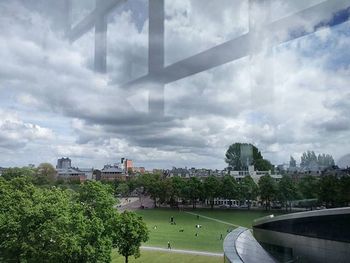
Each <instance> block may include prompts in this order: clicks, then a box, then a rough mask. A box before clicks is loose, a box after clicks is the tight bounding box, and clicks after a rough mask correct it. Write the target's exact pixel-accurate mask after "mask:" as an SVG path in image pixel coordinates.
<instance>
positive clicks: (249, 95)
mask: <svg viewBox="0 0 350 263" xmlns="http://www.w3.org/2000/svg"><path fill="white" fill-rule="evenodd" d="M18 3H20V2H17V4H16V3H14V4H9V3H7V4H5V3H2V4H1V7H5V9H3V10H6V12H5V11H1V16H0V17H1V18H0V19H1V23H0V28H1V29H2V34H1V35H0V57H1V58H2V64H1V66H0V91H3V92H4V93H3V94H9V95H6V97H5V96H2V97H1V98H0V109H2V111H1V112H0V117H2V118H1V119H0V127H1V128H2V129H1V130H0V142H1V143H0V147H3V148H6V149H7V150H9V149H13V148H16V147H17V149H22V150H21V152H18V153H17V155H18V156H17V157H16V155H15V154H12V155H11V154H10V155H8V154H9V152H6V153H5V154H6V158H3V160H4V162H6V163H8V164H13V162H11V161H9V158H10V157H11V158H19V159H21V160H22V161H23V162H34V161H36V162H41V161H46V160H45V158H47V159H49V161H54V160H55V158H57V157H59V156H61V155H64V156H71V157H73V158H75V159H76V161H75V162H77V163H81V164H82V165H84V166H95V167H96V166H98V165H99V166H102V165H103V164H104V163H105V162H117V159H118V158H119V157H122V156H127V157H129V158H132V159H134V160H135V161H136V163H137V162H139V163H140V164H142V165H145V166H148V167H157V166H161V167H170V166H172V165H176V166H180V165H181V166H185V165H187V166H206V167H216V168H220V167H221V168H222V167H224V163H223V159H224V153H225V150H226V148H227V146H228V145H229V144H230V143H233V142H236V141H247V142H253V143H255V144H256V145H257V146H258V147H259V148H260V149H261V150H262V152H263V153H264V154H265V155H266V157H268V158H269V159H271V160H272V161H273V162H275V163H278V162H284V161H288V159H289V155H290V154H293V155H295V157H297V155H299V154H301V153H302V152H303V151H304V150H308V149H313V150H316V151H323V152H329V153H331V154H333V155H335V156H336V157H337V156H341V155H343V154H345V153H346V149H348V147H349V146H350V145H348V140H347V138H348V136H349V135H350V134H349V133H350V129H348V128H347V126H346V125H344V124H345V123H346V122H347V121H349V118H348V117H347V116H348V113H349V104H348V103H347V101H348V98H349V96H350V94H349V91H348V87H349V85H348V83H349V80H350V79H349V76H350V74H349V73H350V72H349V64H348V61H349V60H348V59H349V58H350V54H349V51H348V48H347V47H348V44H349V42H350V37H349V35H348V34H347V33H346V32H347V31H348V29H349V23H346V24H343V25H341V26H339V27H336V28H331V29H329V28H326V29H324V30H322V31H320V32H319V33H317V34H314V35H311V36H308V37H304V38H302V39H299V40H297V41H293V42H289V43H287V44H284V45H280V46H278V47H275V48H274V49H267V50H266V49H265V50H264V49H263V50H261V52H260V53H256V54H255V55H254V56H252V57H246V58H243V59H240V60H238V61H235V62H232V63H228V64H225V65H222V66H220V67H217V68H214V69H211V70H209V71H206V72H202V73H199V74H196V75H194V76H191V77H189V78H186V79H183V80H179V81H177V82H174V83H170V84H168V85H166V92H165V95H166V101H165V102H166V105H165V106H166V116H165V117H164V118H162V119H157V118H155V117H153V116H148V115H147V114H146V113H145V107H144V106H145V103H144V97H145V94H147V86H143V87H141V91H140V92H137V91H130V90H121V88H120V87H119V86H118V85H109V84H108V83H109V81H115V82H117V83H122V82H125V81H127V80H129V79H132V78H134V77H136V76H140V75H142V74H144V73H146V69H147V68H146V66H147V45H148V40H147V33H148V29H147V27H148V21H147V20H146V21H145V22H144V24H143V26H141V27H140V26H139V25H137V21H134V19H135V18H134V16H133V14H132V11H130V10H128V11H120V12H116V14H115V16H114V18H113V19H111V23H110V24H109V29H110V31H109V33H108V46H109V49H108V65H109V67H110V71H111V72H110V73H111V74H109V75H108V78H105V77H103V76H101V75H96V74H94V73H93V72H92V70H91V64H92V60H91V59H92V58H91V55H92V54H93V32H90V33H89V34H88V35H87V36H86V37H84V38H82V39H80V40H79V41H77V42H76V43H74V44H73V45H70V43H68V41H66V40H65V39H64V38H63V37H62V34H61V33H58V32H57V31H55V29H54V28H53V27H51V26H50V22H49V21H48V20H47V18H45V17H43V16H41V15H40V14H39V13H38V12H34V11H32V10H28V9H26V8H25V7H24V6H22V5H20V4H18ZM280 3H281V2H280ZM281 8H285V11H284V13H283V12H282V13H283V14H284V15H286V14H288V13H290V12H291V10H294V9H293V8H296V7H286V6H283V7H281ZM297 8H300V7H299V6H297ZM15 12H16V14H15V15H11V14H14V13H15ZM246 13H247V5H246V2H245V1H237V3H236V5H232V4H231V1H223V2H222V5H216V4H212V3H211V2H208V3H205V4H203V1H202V0H200V1H199V0H197V1H166V15H167V20H166V34H167V35H166V49H167V63H171V62H174V61H177V60H178V59H182V58H184V57H187V56H189V55H193V54H196V53H198V52H200V51H203V50H205V49H207V48H210V47H212V46H214V45H217V44H220V43H223V42H224V41H227V40H229V39H232V38H234V37H236V36H239V35H240V34H242V33H244V32H245V31H246V30H247V25H248V17H247V14H246ZM300 23H305V21H302V22H300ZM4 24H6V25H7V26H4ZM265 33H266V32H265ZM266 34H267V33H266ZM265 36H266V37H269V35H265ZM257 44H259V43H257ZM340 52H342V53H341V55H339V53H340ZM141 104H142V105H143V106H141ZM10 110H11V111H16V112H17V115H16V114H12V113H11V114H9V113H6V112H8V111H10ZM28 112H30V114H28ZM35 115H36V116H38V117H37V118H35V117H34V116H35ZM39 116H40V117H39ZM52 116H55V118H52ZM41 117H42V121H40V118H41ZM31 119H32V120H31ZM33 119H36V120H35V121H33ZM51 119H52V120H53V122H56V121H57V122H60V121H62V123H64V124H61V125H59V126H57V127H56V126H55V125H54V123H51V122H50V120H51ZM63 120H64V121H63ZM34 123H38V124H39V125H38V124H34ZM340 128H341V129H340ZM42 141H45V142H46V143H42ZM31 152H36V153H38V154H37V155H36V156H35V158H34V157H33V156H30V157H28V156H29V155H30V153H31ZM5 154H0V157H1V158H2V157H3V156H4V155H5ZM6 163H5V164H6ZM0 165H2V164H0Z"/></svg>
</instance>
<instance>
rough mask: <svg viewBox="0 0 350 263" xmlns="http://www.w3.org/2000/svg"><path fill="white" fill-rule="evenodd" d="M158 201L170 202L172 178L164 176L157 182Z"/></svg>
mask: <svg viewBox="0 0 350 263" xmlns="http://www.w3.org/2000/svg"><path fill="white" fill-rule="evenodd" d="M159 188H160V189H159V196H158V197H159V202H160V203H162V204H164V203H168V202H169V203H170V199H171V197H172V196H173V191H174V190H173V185H172V180H171V179H170V178H164V179H163V180H161V181H160V182H159Z"/></svg>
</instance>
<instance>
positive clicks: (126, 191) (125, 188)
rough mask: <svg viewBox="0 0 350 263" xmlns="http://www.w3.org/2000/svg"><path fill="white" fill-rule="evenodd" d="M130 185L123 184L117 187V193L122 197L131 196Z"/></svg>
mask: <svg viewBox="0 0 350 263" xmlns="http://www.w3.org/2000/svg"><path fill="white" fill-rule="evenodd" d="M129 191H130V190H129V185H128V184H127V183H121V184H119V185H118V186H117V189H116V192H117V194H120V195H121V196H127V195H128V194H129Z"/></svg>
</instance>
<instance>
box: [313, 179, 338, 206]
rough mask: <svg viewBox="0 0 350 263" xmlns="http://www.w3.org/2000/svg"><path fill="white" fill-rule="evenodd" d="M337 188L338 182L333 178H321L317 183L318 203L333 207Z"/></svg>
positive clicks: (336, 197) (336, 199) (335, 201)
mask: <svg viewBox="0 0 350 263" xmlns="http://www.w3.org/2000/svg"><path fill="white" fill-rule="evenodd" d="M339 188H340V187H339V181H338V179H337V178H336V177H335V176H333V175H326V176H322V177H321V179H320V181H319V192H318V198H319V201H321V202H324V203H325V204H326V207H334V206H335V205H336V203H337V201H338V196H339V195H338V191H339Z"/></svg>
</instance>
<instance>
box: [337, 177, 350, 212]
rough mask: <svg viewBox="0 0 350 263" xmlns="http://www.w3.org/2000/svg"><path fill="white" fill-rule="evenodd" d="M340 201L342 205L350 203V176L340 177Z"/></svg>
mask: <svg viewBox="0 0 350 263" xmlns="http://www.w3.org/2000/svg"><path fill="white" fill-rule="evenodd" d="M339 203H340V204H341V205H342V206H349V204H350V177H349V176H343V177H341V178H340V179H339Z"/></svg>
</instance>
